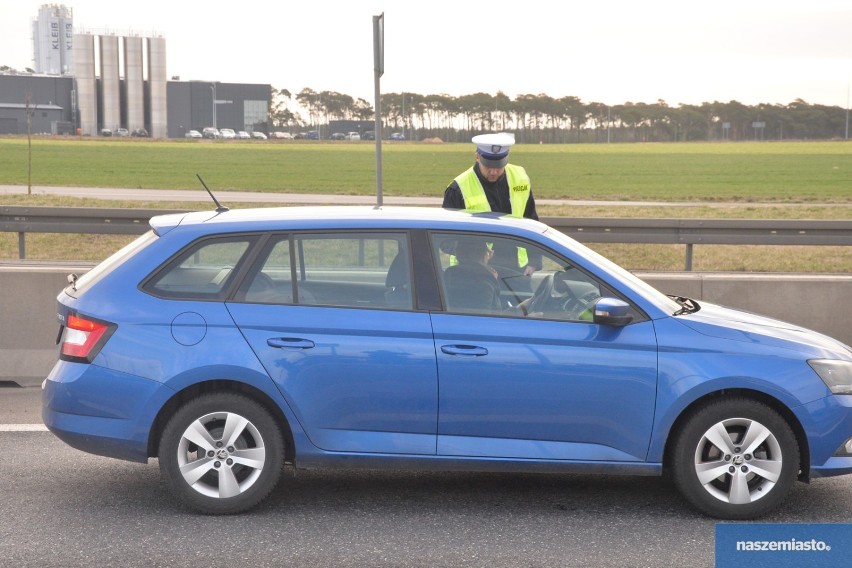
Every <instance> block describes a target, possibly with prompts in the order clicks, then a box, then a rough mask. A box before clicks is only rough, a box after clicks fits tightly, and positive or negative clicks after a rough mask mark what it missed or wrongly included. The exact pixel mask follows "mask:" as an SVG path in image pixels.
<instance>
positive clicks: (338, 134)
mask: <svg viewBox="0 0 852 568" xmlns="http://www.w3.org/2000/svg"><path fill="white" fill-rule="evenodd" d="M328 139H329V140H346V135H345V134H344V133H342V132H332V133H331V135H330V136H329V137H328Z"/></svg>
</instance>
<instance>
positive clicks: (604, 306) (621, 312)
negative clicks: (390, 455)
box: [592, 298, 633, 326]
mask: <svg viewBox="0 0 852 568" xmlns="http://www.w3.org/2000/svg"><path fill="white" fill-rule="evenodd" d="M593 310H594V311H593V313H594V315H593V320H592V321H594V322H595V323H598V324H600V325H614V326H622V325H627V324H629V323H630V322H631V321H633V316H632V315H630V314H628V313H627V312H628V311H629V310H630V304H628V303H627V302H624V301H622V300H619V299H617V298H600V299H599V300H598V301H597V302H595V305H594V308H593Z"/></svg>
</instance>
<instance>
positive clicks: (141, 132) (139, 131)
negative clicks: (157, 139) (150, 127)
mask: <svg viewBox="0 0 852 568" xmlns="http://www.w3.org/2000/svg"><path fill="white" fill-rule="evenodd" d="M130 135H131V136H133V137H134V138H148V131H147V130H145V129H144V128H134V129H133V132H131V133H130ZM199 137H201V135H200V134H199Z"/></svg>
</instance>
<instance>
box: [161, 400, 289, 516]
mask: <svg viewBox="0 0 852 568" xmlns="http://www.w3.org/2000/svg"><path fill="white" fill-rule="evenodd" d="M283 450H284V439H283V436H282V434H281V428H280V427H279V426H278V424H277V422H276V421H275V419H274V418H273V417H272V415H271V414H270V413H269V412H268V411H267V410H266V409H265V408H264V407H263V406H261V405H260V404H258V403H257V402H255V401H253V400H251V399H249V398H247V397H245V396H242V395H237V394H229V393H216V394H208V395H204V396H201V397H198V398H196V399H194V400H192V401H190V402H188V403H187V404H185V405H184V406H182V407H181V408H180V409H178V411H177V412H175V414H174V416H172V418H171V420H169V422H168V424H167V425H166V428H165V429H164V430H163V434H162V437H161V439H160V452H159V457H160V471H161V472H162V474H163V477H164V478H165V479H166V482H167V483H168V485H169V487H170V488H171V489H172V491H173V492H174V493H175V494H176V495H177V496H178V497H179V498H180V499H181V500H182V501H183V502H184V503H186V504H187V505H189V506H190V507H192V508H194V509H196V510H198V511H201V512H203V513H208V514H232V513H240V512H243V511H246V510H247V509H250V508H252V507H254V506H255V505H257V504H258V503H259V502H260V501H261V500H263V499H264V498H265V497H266V496H267V495H268V494H269V492H270V491H272V489H273V488H274V487H275V486H276V485H277V483H278V480H279V479H280V478H281V471H282V466H283V455H284V451H283Z"/></svg>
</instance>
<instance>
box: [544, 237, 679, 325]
mask: <svg viewBox="0 0 852 568" xmlns="http://www.w3.org/2000/svg"><path fill="white" fill-rule="evenodd" d="M545 234H546V235H547V236H548V237H550V238H552V239H553V240H555V241H558V242H559V243H561V244H563V245H565V246H566V247H568V248H570V249H573V250H577V251H579V252H580V253H581V254H582V256H583V257H584V258H587V259H588V260H589V261H591V262H593V263H594V264H596V265H597V266H600V267H601V268H603V269H604V270H606V271H607V272H609V273H611V274H613V275H614V276H616V277H617V278H618V279H619V280H621V281H622V282H624V283H625V284H626V285H628V286H629V287H631V288H632V289H633V290H636V291H637V292H639V293H640V294H642V295H643V296H644V297H645V298H646V299H648V300H649V301H652V302H654V304H656V305H657V307H659V308H660V309H661V310H663V311H664V312H666V313H669V314H674V313H675V312H677V311H679V310H680V309H681V308H682V307H683V306H682V305H681V304H679V303H678V302H676V301H675V300H673V299H672V298H671V297H669V296H667V295H666V294H663V293H662V292H660V291H659V290H657V289H656V288H654V287H653V286H651V285H650V284H648V283H647V282H645V281H644V280H642V279H641V278H639V277H638V276H636V275H635V274H633V273H632V272H630V271H628V270H625V269H624V268H622V267H620V266H619V265H617V264H615V263H614V262H612V261H611V260H609V259H608V258H606V257H605V256H601V255H600V254H598V253H596V252H595V251H593V250H592V249H590V248H589V247H587V246H586V245H584V244H582V243H580V242H577V241H575V240H574V239H572V238H571V237H569V236H568V235H566V234H564V233H562V232H560V231H557V230H556V229H553V228H552V227H551V228H548V230H547V231H545Z"/></svg>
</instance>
